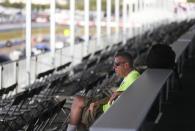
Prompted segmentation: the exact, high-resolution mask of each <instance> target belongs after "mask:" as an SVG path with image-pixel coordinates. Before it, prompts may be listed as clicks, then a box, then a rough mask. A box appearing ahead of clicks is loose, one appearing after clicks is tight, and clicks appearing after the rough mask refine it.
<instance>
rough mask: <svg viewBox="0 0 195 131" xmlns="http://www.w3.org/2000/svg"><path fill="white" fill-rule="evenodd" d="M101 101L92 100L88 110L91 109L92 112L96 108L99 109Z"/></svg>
mask: <svg viewBox="0 0 195 131" xmlns="http://www.w3.org/2000/svg"><path fill="white" fill-rule="evenodd" d="M99 105H100V104H99V102H98V101H96V102H92V103H91V104H90V105H89V108H88V110H89V111H90V112H93V111H94V110H95V109H97V108H98V107H99Z"/></svg>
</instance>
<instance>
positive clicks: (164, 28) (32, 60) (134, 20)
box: [0, 0, 195, 131]
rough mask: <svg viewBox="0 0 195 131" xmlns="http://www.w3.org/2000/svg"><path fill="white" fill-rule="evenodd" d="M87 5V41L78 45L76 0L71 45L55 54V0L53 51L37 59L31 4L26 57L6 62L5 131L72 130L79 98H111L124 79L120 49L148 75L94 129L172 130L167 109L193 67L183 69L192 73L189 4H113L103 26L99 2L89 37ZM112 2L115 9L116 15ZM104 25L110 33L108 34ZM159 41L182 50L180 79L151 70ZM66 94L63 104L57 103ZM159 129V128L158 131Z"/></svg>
mask: <svg viewBox="0 0 195 131" xmlns="http://www.w3.org/2000/svg"><path fill="white" fill-rule="evenodd" d="M83 2H84V5H85V6H84V12H85V16H84V17H85V18H84V21H83V22H84V24H83V25H84V36H85V41H84V42H83V43H80V44H75V30H76V27H77V24H76V22H75V15H74V14H75V10H76V8H75V4H76V1H75V0H70V2H69V3H70V11H71V15H70V22H69V24H70V25H69V26H70V40H71V41H70V44H69V46H66V47H64V48H62V49H58V50H56V49H55V26H56V22H55V4H56V3H55V0H51V1H50V4H51V6H50V49H51V51H50V52H48V53H45V54H41V55H38V56H31V0H28V1H26V58H25V59H22V60H17V61H13V62H11V63H3V64H1V65H0V82H1V83H0V97H1V98H0V106H1V107H0V114H1V117H0V130H6V131H9V130H10V131H16V130H27V131H31V130H35V131H41V130H42V131H44V130H52V131H58V130H63V129H65V128H66V126H67V121H68V119H69V112H70V105H71V102H72V99H73V97H74V96H75V95H87V96H93V95H102V97H103V96H105V95H108V94H110V90H109V89H110V88H111V87H116V86H118V83H120V81H121V80H120V79H119V78H116V76H115V74H114V72H113V70H112V65H113V62H112V60H113V59H112V58H113V56H114V54H115V53H117V52H119V51H128V52H130V53H131V54H132V55H133V57H134V58H135V61H134V66H135V67H136V68H138V69H140V70H141V71H142V72H143V73H142V75H141V77H140V79H138V80H137V81H136V82H135V84H133V85H132V87H133V88H129V89H128V90H127V91H126V92H124V94H122V96H121V97H120V98H119V99H118V100H117V101H116V102H115V103H114V105H113V106H112V107H111V108H110V110H109V111H108V112H106V113H105V114H103V115H102V116H101V117H100V118H99V119H97V121H96V122H95V123H94V124H93V125H92V126H91V127H90V128H89V130H90V131H110V130H112V131H115V130H117V131H126V130H129V131H139V130H161V125H159V123H161V120H164V121H163V122H162V123H163V124H164V125H165V126H162V127H163V128H162V129H164V130H168V129H169V128H168V126H167V125H166V117H165V118H163V119H161V118H162V117H163V116H164V115H163V113H164V108H166V109H167V107H166V105H165V104H166V103H168V102H169V101H170V99H171V97H173V96H172V95H171V94H172V92H175V91H178V90H179V89H180V88H179V89H178V88H177V87H180V85H178V83H180V82H178V81H180V80H181V81H182V82H183V81H184V80H186V79H187V75H186V72H187V71H188V70H187V71H186V70H185V69H184V67H189V69H191V70H193V68H192V67H193V64H194V63H191V61H192V60H193V59H194V50H193V49H194V45H193V44H194V38H195V19H194V18H195V13H194V12H195V11H194V7H192V6H190V7H188V6H186V9H185V10H183V8H182V9H181V10H180V11H179V12H180V13H181V14H179V13H178V10H179V9H178V8H180V6H179V7H178V6H177V5H178V3H176V2H175V1H174V0H148V1H145V0H133V1H129V0H122V1H119V0H107V3H106V4H107V10H106V12H104V13H106V22H105V21H104V22H103V20H102V19H103V18H102V14H103V11H102V3H101V0H97V1H96V6H97V12H96V19H95V21H94V22H95V26H96V35H95V37H94V38H93V39H91V40H90V39H89V37H90V34H89V28H90V20H89V12H90V8H89V7H90V5H89V0H84V1H83ZM112 3H114V4H115V6H114V11H115V12H114V15H113V13H112V12H111V10H112V9H111V7H112V6H111V5H112ZM185 4H186V3H185ZM186 5H187V4H186ZM175 8H177V12H175ZM112 17H113V18H112ZM103 26H104V27H106V32H107V35H106V36H102V35H101V33H102V30H101V29H102V27H103ZM113 30H114V31H113ZM158 43H159V44H168V45H170V46H171V47H172V48H173V50H174V51H175V53H176V60H175V62H176V64H177V73H178V74H179V79H177V78H176V76H175V74H174V73H175V72H174V71H173V70H168V69H167V70H165V69H147V65H146V64H145V60H146V57H147V53H148V50H149V49H150V47H151V46H152V45H154V44H158ZM186 62H187V63H186ZM184 83H185V82H184ZM192 84H194V83H193V82H192ZM183 88H185V87H183ZM179 93H181V92H179ZM176 94H177V93H176ZM61 96H63V99H60V100H59V99H57V100H56V98H61ZM64 96H65V97H64ZM186 99H187V98H186ZM127 103H129V104H127ZM164 105H165V106H164ZM132 106H133V107H132ZM173 108H174V107H172V108H171V109H173ZM171 113H172V112H171ZM171 113H169V112H167V113H166V112H165V113H164V114H165V115H166V114H169V115H171ZM193 119H194V118H193ZM174 120H175V119H174ZM119 121H120V122H119ZM154 125H157V126H155V128H154ZM186 126H188V125H186ZM165 127H166V128H165ZM174 129H176V128H174ZM185 129H190V128H185ZM193 129H194V128H193ZM81 130H82V129H81ZM83 130H88V129H83Z"/></svg>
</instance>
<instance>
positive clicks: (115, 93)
mask: <svg viewBox="0 0 195 131" xmlns="http://www.w3.org/2000/svg"><path fill="white" fill-rule="evenodd" d="M120 94H121V92H114V93H113V94H112V96H111V97H110V99H109V103H110V104H112V102H113V101H114V100H116V99H117V98H118V96H119V95H120Z"/></svg>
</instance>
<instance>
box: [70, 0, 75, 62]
mask: <svg viewBox="0 0 195 131" xmlns="http://www.w3.org/2000/svg"><path fill="white" fill-rule="evenodd" d="M70 12H71V13H70V50H71V51H70V55H71V58H72V60H73V57H74V41H75V0H70Z"/></svg>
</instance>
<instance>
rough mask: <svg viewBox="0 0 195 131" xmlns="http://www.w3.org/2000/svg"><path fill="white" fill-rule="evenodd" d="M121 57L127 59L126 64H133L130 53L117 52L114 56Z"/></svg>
mask: <svg viewBox="0 0 195 131" xmlns="http://www.w3.org/2000/svg"><path fill="white" fill-rule="evenodd" d="M119 56H121V57H123V58H125V59H126V60H127V62H128V64H129V65H131V66H133V57H132V55H131V54H130V53H128V52H118V53H117V54H116V55H115V56H114V57H119Z"/></svg>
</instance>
